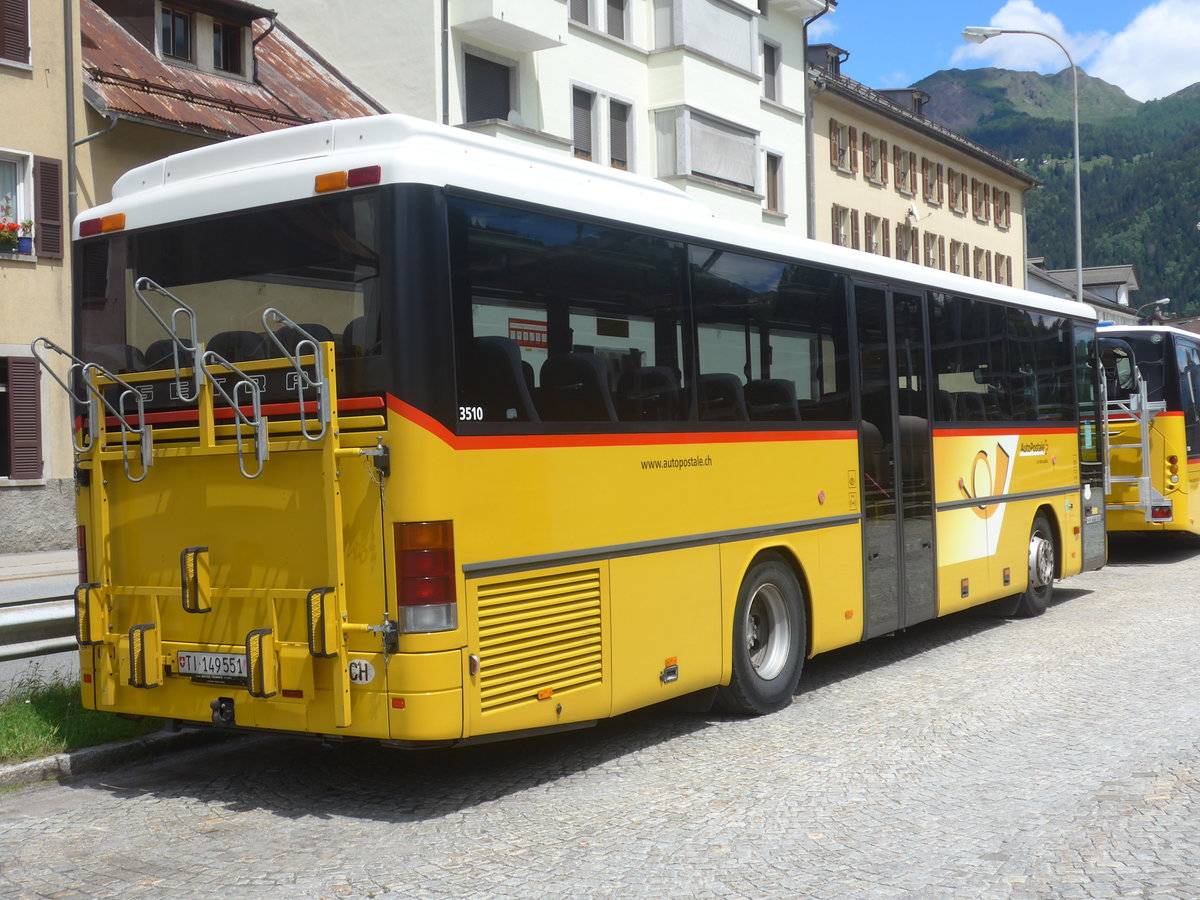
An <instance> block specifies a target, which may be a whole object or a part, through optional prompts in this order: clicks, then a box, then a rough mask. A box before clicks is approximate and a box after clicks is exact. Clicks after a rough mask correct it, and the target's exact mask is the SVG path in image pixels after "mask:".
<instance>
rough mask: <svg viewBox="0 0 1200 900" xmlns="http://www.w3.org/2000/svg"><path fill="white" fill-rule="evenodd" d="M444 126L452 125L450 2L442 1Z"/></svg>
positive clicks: (448, 0) (447, 0)
mask: <svg viewBox="0 0 1200 900" xmlns="http://www.w3.org/2000/svg"><path fill="white" fill-rule="evenodd" d="M442 124H443V125H449V124H450V0H442Z"/></svg>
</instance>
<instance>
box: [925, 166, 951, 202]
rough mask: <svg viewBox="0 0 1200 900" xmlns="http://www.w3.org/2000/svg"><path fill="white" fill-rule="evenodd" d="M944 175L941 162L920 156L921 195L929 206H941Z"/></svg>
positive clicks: (943, 199) (943, 195) (944, 195)
mask: <svg viewBox="0 0 1200 900" xmlns="http://www.w3.org/2000/svg"><path fill="white" fill-rule="evenodd" d="M945 177H946V170H945V169H944V168H942V164H941V163H935V162H934V161H933V160H931V159H926V158H925V157H924V156H922V157H921V195H922V197H924V199H925V202H926V203H928V204H929V205H930V206H941V205H942V203H943V202H944V201H945V199H946V187H945Z"/></svg>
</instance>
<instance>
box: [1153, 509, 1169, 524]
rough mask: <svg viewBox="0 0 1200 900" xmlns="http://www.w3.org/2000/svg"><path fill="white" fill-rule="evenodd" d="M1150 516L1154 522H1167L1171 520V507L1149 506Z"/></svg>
mask: <svg viewBox="0 0 1200 900" xmlns="http://www.w3.org/2000/svg"><path fill="white" fill-rule="evenodd" d="M1150 518H1151V519H1153V520H1154V521H1155V522H1167V521H1170V520H1171V507H1169V506H1152V507H1150Z"/></svg>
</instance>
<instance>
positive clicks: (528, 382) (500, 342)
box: [449, 198, 690, 430]
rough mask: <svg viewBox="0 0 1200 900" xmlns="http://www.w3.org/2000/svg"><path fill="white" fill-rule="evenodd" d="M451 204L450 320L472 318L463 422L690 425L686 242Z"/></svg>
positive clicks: (462, 345) (461, 354) (466, 337)
mask: <svg viewBox="0 0 1200 900" xmlns="http://www.w3.org/2000/svg"><path fill="white" fill-rule="evenodd" d="M449 207H450V209H449V216H450V229H451V241H450V244H451V252H452V254H453V258H452V262H451V264H452V268H453V273H454V282H455V284H454V293H455V298H456V299H455V302H456V305H457V306H458V309H459V310H460V314H459V315H458V316H457V318H458V319H459V321H460V322H463V321H465V322H467V323H469V324H468V325H467V326H466V327H465V328H462V329H461V330H460V333H459V336H458V353H457V365H458V384H459V419H460V422H461V423H463V425H464V426H466V427H467V428H468V429H469V426H470V423H472V422H485V423H503V422H573V423H613V422H617V421H621V422H630V421H640V422H655V421H674V420H680V419H684V418H686V416H687V414H688V410H689V408H690V403H689V401H688V398H687V395H686V393H685V391H684V390H683V375H684V369H685V368H686V367H685V366H684V365H683V360H684V358H685V355H684V354H685V351H684V338H683V325H682V323H683V316H682V291H681V289H680V281H681V277H682V272H683V249H682V245H680V244H679V243H677V242H674V241H670V240H667V239H665V238H660V237H655V236H651V235H646V234H640V233H638V232H635V231H630V230H626V229H621V228H615V227H611V226H607V225H598V224H592V223H588V222H581V221H577V220H573V219H567V218H564V217H559V216H553V215H547V214H544V213H541V212H536V211H531V210H525V209H515V208H511V207H505V206H501V205H498V204H493V203H487V202H483V201H479V200H473V199H465V198H451V199H450V201H449ZM489 427H490V428H494V425H492V426H489ZM589 427H592V428H594V427H595V425H594V424H592V425H590V426H589ZM485 430H487V429H485Z"/></svg>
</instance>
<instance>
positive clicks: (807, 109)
mask: <svg viewBox="0 0 1200 900" xmlns="http://www.w3.org/2000/svg"><path fill="white" fill-rule="evenodd" d="M836 7H837V0H825V8H824V9H823V10H821V11H820V12H819V13H817V14H816V15H815V16H813V17H812V18H811V19H805V20H804V80H805V82H806V84H805V85H804V121H805V127H804V182H805V198H804V200H805V205H806V206H807V210H806V212H805V214H806V215H807V217H808V222H807V223H806V225H805V228H806V230H807V232H808V236H809V237H810V238H816V236H817V198H816V179H815V178H814V177H813V120H812V115H813V103H812V86H811V85H809V84H807V81H808V26H810V25H812V23H813V22H815V21H817V19H819V18H821V16H823V15H825V14H826V13H828V12H831V11H832V10H833V9H835V8H836Z"/></svg>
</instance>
